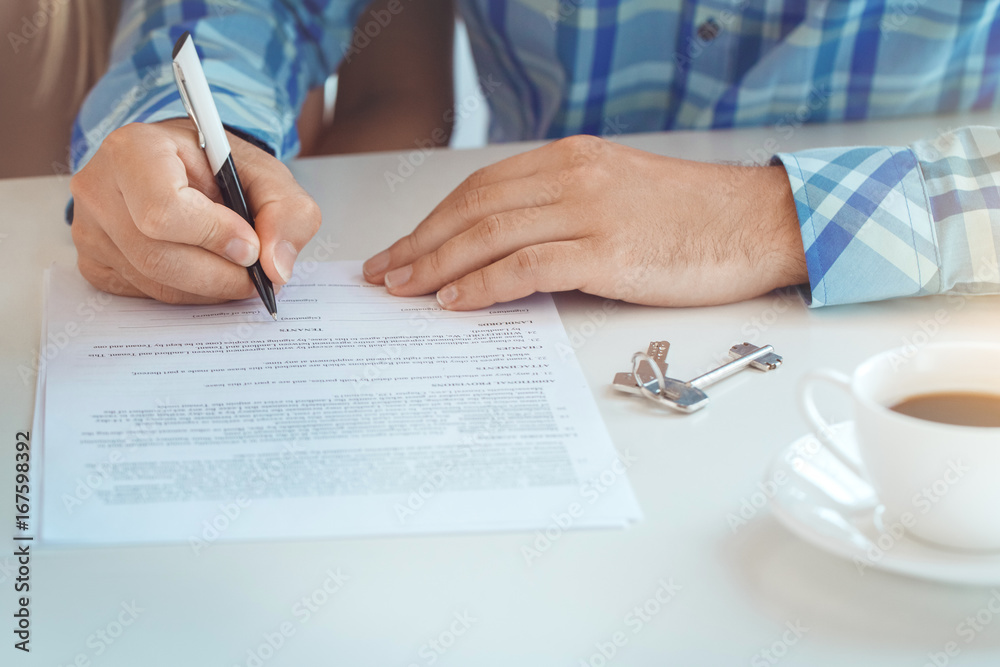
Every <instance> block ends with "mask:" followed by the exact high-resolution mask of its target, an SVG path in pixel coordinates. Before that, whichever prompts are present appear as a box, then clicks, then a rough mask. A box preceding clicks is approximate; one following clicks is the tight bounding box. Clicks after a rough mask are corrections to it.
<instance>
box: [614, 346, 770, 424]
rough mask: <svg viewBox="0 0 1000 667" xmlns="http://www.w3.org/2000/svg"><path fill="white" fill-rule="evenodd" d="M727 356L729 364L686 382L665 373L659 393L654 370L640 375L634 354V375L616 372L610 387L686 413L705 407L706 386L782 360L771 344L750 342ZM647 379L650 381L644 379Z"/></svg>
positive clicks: (640, 360) (706, 399) (766, 369)
mask: <svg viewBox="0 0 1000 667" xmlns="http://www.w3.org/2000/svg"><path fill="white" fill-rule="evenodd" d="M650 348H651V349H652V344H650ZM650 356H652V355H650ZM729 356H730V357H733V360H732V361H730V362H729V363H727V364H723V365H722V366H719V367H718V368H716V369H714V370H711V371H709V372H707V373H705V374H703V375H699V376H698V377H696V378H694V379H693V380H690V381H688V382H682V381H681V380H675V379H674V378H669V377H666V374H665V373H664V375H663V387H662V390H661V387H660V381H659V378H657V377H656V373H655V371H652V370H651V369H649V370H647V371H646V372H645V373H644V372H642V370H643V364H642V362H643V361H644V359H642V358H641V357H640V356H639V355H637V357H638V358H636V357H633V361H632V363H633V372H632V373H618V374H617V375H615V381H614V383H613V384H614V387H615V388H616V389H619V390H621V391H627V392H630V393H636V394H641V395H643V396H646V397H647V398H652V399H653V400H658V401H659V402H661V403H663V404H664V405H666V406H668V407H670V408H673V409H675V410H678V411H680V412H685V413H688V412H694V411H696V410H700V409H701V408H703V407H705V406H706V405H707V404H708V395H707V394H706V393H705V392H704V389H705V387H708V386H709V385H712V384H714V383H716V382H718V381H720V380H723V379H725V378H727V377H729V376H730V375H733V374H734V373H737V372H739V371H741V370H743V369H744V368H746V367H747V366H752V367H754V368H756V369H758V370H761V371H769V370H774V369H775V368H777V367H778V366H780V365H781V362H782V359H781V357H780V356H778V355H777V354H775V353H774V348H773V347H771V346H770V345H765V346H764V347H757V346H756V345H751V344H750V343H743V344H741V345H734V346H733V347H731V348H730V349H729ZM663 363H664V366H665V365H666V361H665V360H664V362H663ZM657 365H659V362H657ZM661 370H662V369H661ZM623 376H625V377H623ZM647 376H649V378H650V379H647ZM626 377H627V379H628V380H629V381H628V382H626V381H625V380H626ZM636 377H638V378H639V380H641V381H642V383H643V384H642V386H641V387H640V386H639V384H638V383H637V382H636Z"/></svg>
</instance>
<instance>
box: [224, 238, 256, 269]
mask: <svg viewBox="0 0 1000 667" xmlns="http://www.w3.org/2000/svg"><path fill="white" fill-rule="evenodd" d="M226 257H227V258H228V259H229V261H231V262H236V263H237V264H239V265H240V266H250V265H251V264H253V263H254V262H256V261H257V248H256V247H254V246H253V245H251V244H249V243H247V242H246V241H244V240H243V239H233V240H232V241H230V242H229V243H227V244H226Z"/></svg>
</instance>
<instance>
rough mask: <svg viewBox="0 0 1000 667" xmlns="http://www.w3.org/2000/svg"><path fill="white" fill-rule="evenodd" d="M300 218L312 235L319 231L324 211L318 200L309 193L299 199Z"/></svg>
mask: <svg viewBox="0 0 1000 667" xmlns="http://www.w3.org/2000/svg"><path fill="white" fill-rule="evenodd" d="M297 208H298V209H299V219H300V220H302V221H303V222H304V223H305V225H306V229H307V231H308V232H309V234H310V236H312V235H314V234H315V233H316V232H318V231H319V228H320V226H321V225H322V224H323V213H322V211H321V210H320V208H319V204H317V203H316V200H315V199H313V198H312V197H310V196H309V195H306V194H303V195H302V196H301V197H300V198H299V201H298V205H297Z"/></svg>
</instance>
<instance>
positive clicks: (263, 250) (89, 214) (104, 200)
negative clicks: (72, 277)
mask: <svg viewBox="0 0 1000 667" xmlns="http://www.w3.org/2000/svg"><path fill="white" fill-rule="evenodd" d="M178 106H179V105H178ZM181 114H183V110H181ZM228 143H229V144H230V146H231V152H232V158H233V162H234V163H235V164H237V165H238V166H239V176H240V178H241V180H242V183H243V186H244V188H245V194H246V198H247V202H248V204H249V210H250V211H252V212H253V214H254V218H255V221H256V233H254V229H251V227H250V225H248V224H247V222H246V221H245V220H244V219H243V218H242V217H241V216H240V215H238V214H236V213H234V212H233V211H232V210H231V209H230V208H228V207H227V206H225V205H223V204H222V203H220V202H221V199H220V195H219V189H218V186H217V184H216V182H215V178H214V174H213V173H212V171H211V169H210V167H209V161H208V160H207V159H206V154H205V151H203V150H202V149H201V148H199V144H198V136H197V131H196V130H195V128H194V125H193V124H192V122H191V121H190V120H189V119H187V118H175V119H172V120H166V121H162V122H157V123H132V124H129V125H126V126H124V127H121V128H119V129H117V130H115V131H114V132H112V133H111V135H109V136H108V138H107V139H105V141H104V143H103V144H102V145H101V147H100V149H99V150H98V151H97V153H96V154H95V155H94V156H93V157H92V158H91V159H90V161H89V162H88V163H87V164H86V165H85V166H84V167H83V168H82V169H81V171H80V172H79V173H77V174H76V175H75V176H74V177H73V178H72V180H71V181H70V188H71V190H72V193H73V197H74V204H75V205H74V215H73V226H72V233H73V239H74V242H75V244H76V247H77V251H78V254H79V260H78V264H79V267H80V271H81V273H82V274H83V275H84V277H85V278H87V280H88V281H90V282H91V284H93V285H94V286H95V287H97V288H98V289H101V290H104V291H107V292H112V293H114V294H122V295H125V296H140V297H152V298H155V299H158V300H160V301H166V302H169V303H218V302H220V301H228V300H231V299H246V298H249V297H252V296H255V295H256V294H257V291H256V289H255V287H254V285H253V283H252V282H251V280H250V279H249V277H248V273H247V269H246V268H245V267H248V266H252V265H253V264H254V263H256V262H258V261H259V262H260V265H261V267H262V268H263V269H264V272H265V274H266V275H267V276H268V278H269V279H270V280H271V281H272V282H273V283H274V284H275V285H282V284H284V283H286V282H287V281H288V279H289V278H290V277H291V273H292V267H293V264H294V261H295V257H296V255H297V254H298V252H299V251H300V250H301V248H302V247H303V246H305V244H306V243H307V242H308V241H309V239H310V238H312V236H313V235H314V234H315V233H316V231H317V230H318V229H319V224H320V213H319V208H318V207H317V206H316V203H315V202H314V201H313V199H312V198H311V197H310V196H309V195H308V194H307V193H306V192H305V191H304V190H303V189H302V187H301V186H299V184H298V183H297V182H296V181H295V179H294V177H293V176H292V174H291V172H289V170H288V168H287V167H285V165H284V164H282V163H281V162H280V161H279V160H276V159H275V158H274V157H272V156H271V155H269V154H268V153H266V152H265V151H263V150H261V149H259V148H257V147H256V146H254V145H252V144H250V143H248V142H246V141H243V140H242V139H240V138H238V137H236V136H235V135H232V134H229V135H228Z"/></svg>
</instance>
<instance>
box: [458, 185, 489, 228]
mask: <svg viewBox="0 0 1000 667" xmlns="http://www.w3.org/2000/svg"><path fill="white" fill-rule="evenodd" d="M455 210H456V211H457V212H458V215H459V216H460V217H461V218H462V219H463V220H475V219H476V218H479V217H480V214H479V212H480V211H482V210H483V193H482V190H481V189H480V188H472V189H471V190H467V191H466V192H465V194H463V195H462V197H461V198H460V199H459V200H458V202H457V203H456V204H455Z"/></svg>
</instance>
